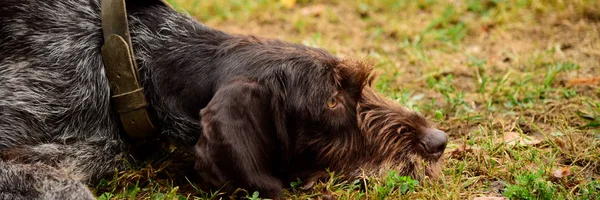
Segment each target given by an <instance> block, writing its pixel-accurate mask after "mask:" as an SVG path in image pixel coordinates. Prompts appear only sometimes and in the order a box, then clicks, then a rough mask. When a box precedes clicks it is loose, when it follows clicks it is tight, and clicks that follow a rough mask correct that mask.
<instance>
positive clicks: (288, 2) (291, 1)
mask: <svg viewBox="0 0 600 200" xmlns="http://www.w3.org/2000/svg"><path fill="white" fill-rule="evenodd" d="M279 2H281V4H283V6H285V7H286V8H292V7H294V5H295V4H296V0H279Z"/></svg>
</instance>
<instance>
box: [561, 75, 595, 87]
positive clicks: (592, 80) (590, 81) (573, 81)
mask: <svg viewBox="0 0 600 200" xmlns="http://www.w3.org/2000/svg"><path fill="white" fill-rule="evenodd" d="M568 84H569V85H598V84H600V76H598V77H593V78H574V79H571V80H569V82H568Z"/></svg>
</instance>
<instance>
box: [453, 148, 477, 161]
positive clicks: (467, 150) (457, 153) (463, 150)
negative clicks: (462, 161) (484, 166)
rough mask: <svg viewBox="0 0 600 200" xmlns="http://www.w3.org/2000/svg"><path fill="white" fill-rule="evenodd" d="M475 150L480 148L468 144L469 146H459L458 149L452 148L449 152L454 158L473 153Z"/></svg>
mask: <svg viewBox="0 0 600 200" xmlns="http://www.w3.org/2000/svg"><path fill="white" fill-rule="evenodd" d="M475 150H478V149H477V147H471V146H469V145H467V146H461V147H458V148H456V149H452V150H450V151H449V152H448V154H449V155H450V157H452V158H459V157H462V156H464V155H465V154H467V153H471V152H473V151H475Z"/></svg>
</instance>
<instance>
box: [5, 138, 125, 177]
mask: <svg viewBox="0 0 600 200" xmlns="http://www.w3.org/2000/svg"><path fill="white" fill-rule="evenodd" d="M123 152H125V147H124V145H123V143H122V142H121V141H119V140H101V141H97V142H79V143H74V144H68V145H63V144H41V145H37V146H18V147H14V148H9V149H6V150H3V151H2V153H1V154H2V158H3V160H6V161H14V162H18V163H25V164H30V163H44V164H47V165H50V166H53V167H56V168H59V169H65V170H69V171H71V172H72V174H73V175H77V176H79V177H80V178H81V180H82V181H84V182H95V181H97V180H99V179H100V178H102V177H103V176H106V175H110V174H112V173H114V171H115V170H116V169H122V168H123V167H124V164H125V162H124V159H125V158H124V155H125V153H123Z"/></svg>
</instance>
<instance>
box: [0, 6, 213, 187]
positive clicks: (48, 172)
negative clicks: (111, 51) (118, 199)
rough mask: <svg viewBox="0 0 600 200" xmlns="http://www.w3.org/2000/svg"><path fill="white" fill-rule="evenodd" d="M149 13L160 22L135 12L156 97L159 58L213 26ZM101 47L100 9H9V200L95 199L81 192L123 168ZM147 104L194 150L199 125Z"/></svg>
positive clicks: (3, 72) (4, 88)
mask: <svg viewBox="0 0 600 200" xmlns="http://www.w3.org/2000/svg"><path fill="white" fill-rule="evenodd" d="M144 4H145V6H147V7H143V8H141V7H138V8H137V9H139V10H144V11H148V12H151V14H148V16H146V14H145V13H143V12H140V14H139V15H140V16H134V15H133V14H131V13H130V14H131V15H130V16H129V21H130V26H131V31H132V35H134V37H133V43H134V49H135V50H134V51H135V53H136V58H137V61H138V62H139V64H140V70H141V72H142V75H143V76H142V84H143V85H144V86H145V87H146V88H147V87H151V86H152V84H153V83H152V82H151V81H150V79H151V78H152V77H151V76H152V75H151V73H150V69H149V68H148V67H147V66H149V65H151V64H152V63H153V62H154V60H153V59H155V56H156V54H162V53H163V52H164V51H177V50H175V49H173V48H171V47H174V46H176V45H177V46H179V47H181V46H182V45H183V46H184V45H185V38H186V37H188V36H189V34H190V31H192V30H194V31H196V29H206V27H204V26H202V25H200V24H199V23H197V22H196V21H195V20H193V19H192V18H191V17H189V16H186V15H183V14H179V13H176V12H175V11H173V10H171V9H169V8H167V7H164V6H159V5H152V3H144ZM132 7H133V6H132ZM141 18H144V20H142V19H141ZM154 18H157V19H160V22H156V21H152V20H153V19H154ZM101 44H102V32H101V21H100V3H99V0H45V1H42V0H3V1H1V2H0V154H4V155H3V156H4V157H5V159H6V160H5V161H0V199H89V198H90V197H91V196H90V195H91V194H90V192H89V191H88V190H87V189H86V187H85V185H84V184H82V183H94V182H95V181H97V180H98V179H99V178H100V177H103V176H106V175H110V174H112V173H113V172H114V170H115V169H121V168H122V166H123V163H124V162H123V161H122V160H123V158H124V157H126V155H127V148H128V146H129V145H128V142H126V140H125V139H123V134H122V133H121V132H120V129H119V124H118V121H117V118H116V117H115V114H114V112H113V111H112V110H111V106H110V91H109V86H108V82H107V79H106V77H105V72H104V68H103V63H102V57H101V54H100V47H101ZM169 45H172V46H169ZM149 91H152V90H149ZM147 96H150V98H151V100H152V101H153V102H154V104H156V106H155V107H154V109H155V111H154V114H155V116H156V117H157V118H160V119H161V122H163V123H162V124H160V126H161V127H162V129H161V132H162V133H163V134H165V135H167V136H168V137H169V139H171V140H172V141H174V142H176V143H178V144H182V145H190V144H193V142H195V140H196V138H197V134H198V133H199V125H198V122H196V121H194V120H192V119H190V118H189V117H186V116H184V115H183V114H179V113H178V112H176V111H177V109H176V108H170V107H168V106H169V104H168V103H165V102H163V100H162V99H159V98H153V97H152V95H149V94H147ZM164 110H169V112H168V113H167V112H163V111H164ZM7 154H8V155H7ZM17 162H18V163H17ZM66 169H68V170H66Z"/></svg>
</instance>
